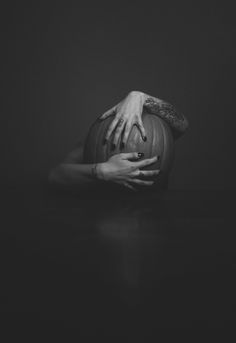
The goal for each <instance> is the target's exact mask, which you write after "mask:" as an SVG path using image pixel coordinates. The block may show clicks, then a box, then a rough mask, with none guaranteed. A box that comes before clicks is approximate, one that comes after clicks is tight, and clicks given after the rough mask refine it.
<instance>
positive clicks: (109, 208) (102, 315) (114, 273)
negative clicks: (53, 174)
mask: <svg viewBox="0 0 236 343" xmlns="http://www.w3.org/2000/svg"><path fill="white" fill-rule="evenodd" d="M2 195H3V199H4V203H5V207H3V208H4V211H3V216H2V225H1V254H2V256H1V271H2V285H1V287H2V292H1V294H2V297H1V311H2V312H3V313H4V317H5V319H4V324H5V327H6V328H10V327H12V325H13V326H14V327H16V328H18V329H19V330H21V331H22V332H24V330H25V331H29V330H32V332H34V333H35V332H38V331H40V332H41V333H42V332H44V330H51V331H52V332H54V333H55V332H57V334H59V333H60V332H61V331H63V330H77V334H78V335H81V336H95V337H100V336H113V337H119V336H120V337H124V336H130V337H134V336H135V335H138V336H139V335H145V336H153V335H154V334H155V333H156V332H157V330H158V329H160V328H191V329H194V330H195V329H196V328H198V329H199V328H219V327H222V328H230V327H234V326H235V324H236V321H235V319H236V307H235V306H236V301H235V300H236V298H235V289H236V279H235V269H236V258H235V238H236V234H235V227H236V226H235V208H236V207H235V192H234V191H217V190H215V191H211V190H209V191H206V190H198V191H165V192H162V193H159V194H157V193H154V194H141V195H140V194H135V195H133V194H130V193H127V194H116V193H114V192H113V191H112V192H110V193H109V192H104V193H101V192H100V193H99V192H97V191H95V190H90V191H88V192H86V191H81V192H80V193H79V194H70V193H69V192H55V191H53V190H50V189H47V187H38V188H37V187H32V186H31V187H28V188H27V187H21V188H14V187H13V188H11V189H8V190H7V191H5V192H3V194H2Z"/></svg>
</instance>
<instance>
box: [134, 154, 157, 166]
mask: <svg viewBox="0 0 236 343" xmlns="http://www.w3.org/2000/svg"><path fill="white" fill-rule="evenodd" d="M156 161H157V156H154V157H152V158H146V159H145V160H142V161H140V162H139V161H138V162H134V163H135V165H136V166H137V167H138V168H142V167H146V166H149V165H151V164H153V163H155V162H156Z"/></svg>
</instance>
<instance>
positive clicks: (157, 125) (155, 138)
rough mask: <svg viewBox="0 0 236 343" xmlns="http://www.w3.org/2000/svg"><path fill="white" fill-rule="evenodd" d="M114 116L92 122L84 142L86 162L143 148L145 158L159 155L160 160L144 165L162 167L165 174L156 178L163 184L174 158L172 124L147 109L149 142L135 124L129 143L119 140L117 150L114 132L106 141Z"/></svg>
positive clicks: (144, 114)
mask: <svg viewBox="0 0 236 343" xmlns="http://www.w3.org/2000/svg"><path fill="white" fill-rule="evenodd" d="M113 119H114V116H110V117H108V118H106V119H105V120H103V121H99V120H96V121H95V122H94V123H93V125H92V126H91V128H90V130H89V132H88V135H87V138H86V140H85V145H84V156H83V159H84V163H88V164H89V163H101V162H105V161H107V160H108V159H109V157H111V156H112V155H114V154H118V153H126V152H143V153H144V157H143V159H146V158H150V157H153V156H155V155H157V156H158V159H157V161H156V163H155V164H152V165H150V166H147V167H145V168H143V169H145V170H153V169H160V170H161V173H160V175H161V176H159V175H158V177H157V179H156V181H158V180H159V181H158V182H156V183H159V184H160V179H161V180H163V178H165V177H166V176H167V175H168V173H169V171H170V170H171V167H172V165H173V160H174V140H173V135H172V132H171V129H170V127H169V125H168V124H167V123H166V122H165V121H164V120H162V119H161V118H160V117H158V116H155V115H152V114H148V113H146V112H144V113H143V115H142V120H143V125H144V128H145V130H146V136H147V140H146V142H144V141H143V139H142V137H141V135H140V131H139V129H138V128H137V126H135V125H134V126H133V128H132V130H131V131H130V134H129V137H128V141H127V143H126V145H125V147H124V148H123V149H121V148H120V143H121V141H119V142H118V144H117V146H116V148H115V149H114V150H113V149H112V142H113V136H111V137H110V139H109V141H108V142H107V143H106V144H103V140H104V138H105V135H106V132H107V129H108V128H109V126H110V124H111V122H112V121H113Z"/></svg>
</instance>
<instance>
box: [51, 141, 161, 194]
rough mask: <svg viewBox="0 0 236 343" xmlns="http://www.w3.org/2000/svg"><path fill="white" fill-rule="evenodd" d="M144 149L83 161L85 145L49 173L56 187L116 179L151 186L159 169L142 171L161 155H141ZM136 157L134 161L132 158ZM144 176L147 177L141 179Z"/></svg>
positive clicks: (123, 183) (73, 186)
mask: <svg viewBox="0 0 236 343" xmlns="http://www.w3.org/2000/svg"><path fill="white" fill-rule="evenodd" d="M141 157H143V154H141V153H135V152H133V153H127V154H116V155H113V156H112V157H110V158H109V160H108V161H107V162H104V163H96V164H83V145H82V144H80V145H79V146H78V147H76V148H75V149H74V150H73V151H72V152H70V153H69V154H68V156H67V157H66V158H65V160H64V161H63V162H62V163H61V164H59V165H58V166H57V167H55V168H54V169H52V171H51V172H50V173H49V177H48V180H49V183H50V185H52V186H54V187H56V188H64V189H69V190H79V189H80V188H81V187H82V186H89V185H92V184H96V183H98V182H112V183H117V184H120V185H123V186H125V187H128V188H130V189H132V190H135V187H134V186H135V185H143V186H151V185H152V184H153V180H150V178H155V177H157V175H158V173H159V170H151V171H146V170H145V171H144V170H143V171H140V168H143V167H145V166H148V165H150V164H153V163H155V162H156V160H157V157H156V156H155V157H153V158H151V159H143V160H141V161H139V159H140V158H141ZM132 160H133V161H132ZM140 177H144V178H147V180H145V179H144V180H143V179H142V180H141V179H140Z"/></svg>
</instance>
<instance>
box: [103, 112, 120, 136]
mask: <svg viewBox="0 0 236 343" xmlns="http://www.w3.org/2000/svg"><path fill="white" fill-rule="evenodd" d="M119 119H120V118H117V117H115V118H114V119H113V121H112V123H111V124H110V126H109V128H108V130H107V133H106V136H105V140H108V139H109V138H110V136H111V134H112V132H113V131H114V129H115V127H116V125H117V123H118V121H119Z"/></svg>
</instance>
